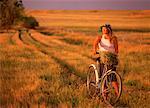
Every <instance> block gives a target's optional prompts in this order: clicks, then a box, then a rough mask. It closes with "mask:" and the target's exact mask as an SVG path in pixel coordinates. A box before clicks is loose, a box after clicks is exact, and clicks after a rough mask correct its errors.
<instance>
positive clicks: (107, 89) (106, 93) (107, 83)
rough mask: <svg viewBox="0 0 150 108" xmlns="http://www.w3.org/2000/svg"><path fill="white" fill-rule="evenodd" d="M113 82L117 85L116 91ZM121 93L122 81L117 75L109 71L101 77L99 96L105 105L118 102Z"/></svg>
mask: <svg viewBox="0 0 150 108" xmlns="http://www.w3.org/2000/svg"><path fill="white" fill-rule="evenodd" d="M112 79H113V81H112ZM114 79H115V80H114ZM113 82H115V83H116V84H117V89H116V88H115V87H114V86H113V84H112V83H113ZM121 92H122V80H121V77H120V75H119V74H118V73H116V72H115V71H110V72H108V73H107V74H106V75H104V76H103V78H102V81H101V94H102V97H103V99H104V101H105V103H106V104H111V105H114V104H115V103H116V102H117V101H118V100H119V98H120V96H121Z"/></svg>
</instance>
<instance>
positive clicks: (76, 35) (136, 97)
mask: <svg viewBox="0 0 150 108" xmlns="http://www.w3.org/2000/svg"><path fill="white" fill-rule="evenodd" d="M147 13H149V10H141V11H33V10H32V11H27V14H29V15H33V16H35V17H36V18H37V19H38V21H39V23H40V26H41V27H40V28H38V29H37V30H29V32H27V31H26V30H23V32H22V34H21V35H20V36H19V35H18V31H14V32H13V33H1V34H0V52H1V53H0V86H1V89H0V106H1V107H8V108H10V107H13V108H15V107H35V108H37V107H62V108H63V107H68V108H71V107H79V108H80V107H82V108H84V107H85V108H87V107H89V108H91V107H107V105H106V104H104V103H103V102H102V101H101V100H102V99H101V98H99V97H95V98H93V99H90V98H89V97H88V96H87V94H86V74H87V73H86V72H87V69H88V65H89V64H90V63H95V62H94V61H93V60H92V59H91V51H92V44H93V41H94V39H95V38H96V35H99V34H98V33H97V30H98V27H99V25H101V24H103V23H105V22H109V23H110V24H112V27H113V28H114V34H115V35H116V36H117V37H118V41H119V60H120V61H119V65H118V68H117V72H118V73H119V74H120V75H121V77H122V80H123V92H122V96H121V98H120V101H119V102H118V103H117V104H116V105H115V107H134V108H137V107H145V108H148V107H149V101H150V97H149V93H150V92H149V91H150V81H149V78H150V73H149V70H150V68H149V64H150V62H149V59H150V56H149V55H150V49H149V45H150V35H149V34H150V25H149V19H148V18H149V17H150V16H149V14H147ZM133 15H134V16H133Z"/></svg>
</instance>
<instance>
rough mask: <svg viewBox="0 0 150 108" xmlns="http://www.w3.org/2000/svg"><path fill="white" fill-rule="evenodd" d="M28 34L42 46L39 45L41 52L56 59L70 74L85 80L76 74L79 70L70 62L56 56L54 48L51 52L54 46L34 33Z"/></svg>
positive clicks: (36, 43) (35, 42)
mask: <svg viewBox="0 0 150 108" xmlns="http://www.w3.org/2000/svg"><path fill="white" fill-rule="evenodd" d="M28 36H29V37H30V38H31V39H32V41H34V44H35V46H36V47H37V45H38V46H40V47H38V50H39V51H40V52H41V53H43V54H45V55H48V56H50V57H51V58H52V59H54V60H55V61H56V63H58V64H60V66H61V67H62V69H63V68H64V69H65V70H66V71H67V72H68V73H69V74H73V75H75V76H76V77H77V78H78V79H81V81H82V82H83V80H85V79H84V78H82V77H81V76H80V75H79V74H76V73H78V72H77V70H76V69H75V68H74V67H72V66H71V65H69V64H68V63H66V62H64V61H63V60H61V59H59V58H58V57H56V56H54V52H53V51H52V50H51V52H50V51H49V50H50V48H51V47H52V46H50V45H47V44H45V43H42V42H40V41H38V40H37V39H36V38H35V37H33V36H32V35H28ZM53 50H54V49H53Z"/></svg>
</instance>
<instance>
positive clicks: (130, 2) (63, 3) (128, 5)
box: [23, 0, 150, 10]
mask: <svg viewBox="0 0 150 108" xmlns="http://www.w3.org/2000/svg"><path fill="white" fill-rule="evenodd" d="M23 4H24V6H25V8H28V9H52V10H64V9H65V10H79V9H82V10H85V9H88V10H96V9H98V10H102V9H105V10H107V9H109V10H110V9H112V10H113V9H114V10H122V9H123V10H124V9H125V10H129V9H130V10H131V9H135V10H143V9H148V10H149V9H150V0H23Z"/></svg>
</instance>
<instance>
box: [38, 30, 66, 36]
mask: <svg viewBox="0 0 150 108" xmlns="http://www.w3.org/2000/svg"><path fill="white" fill-rule="evenodd" d="M40 33H41V34H44V35H46V36H65V34H63V33H53V32H46V31H40Z"/></svg>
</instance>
